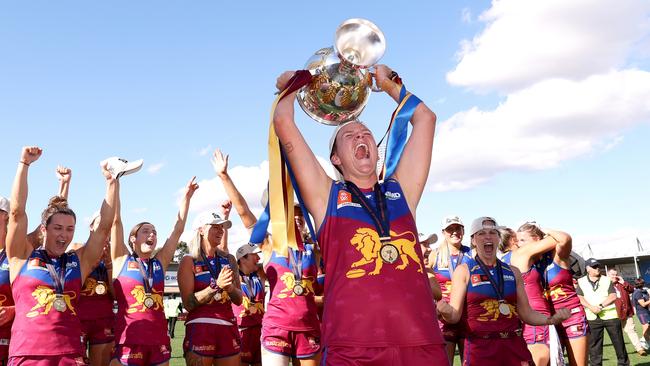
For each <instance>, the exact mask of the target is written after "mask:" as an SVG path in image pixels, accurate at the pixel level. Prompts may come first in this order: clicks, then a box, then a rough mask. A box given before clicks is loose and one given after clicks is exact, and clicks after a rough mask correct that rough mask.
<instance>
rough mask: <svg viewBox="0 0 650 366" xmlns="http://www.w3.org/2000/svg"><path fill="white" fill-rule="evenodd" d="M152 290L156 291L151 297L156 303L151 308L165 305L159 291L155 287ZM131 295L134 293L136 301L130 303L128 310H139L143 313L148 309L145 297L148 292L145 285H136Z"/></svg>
mask: <svg viewBox="0 0 650 366" xmlns="http://www.w3.org/2000/svg"><path fill="white" fill-rule="evenodd" d="M152 290H153V291H154V292H153V293H152V294H151V298H152V299H153V301H154V305H153V306H152V307H151V310H158V309H162V307H163V298H162V296H161V295H160V294H159V293H157V292H156V290H154V289H152ZM131 295H133V298H134V299H135V302H134V303H133V304H131V305H129V308H128V309H127V310H126V312H127V313H129V314H132V313H135V312H138V311H139V312H141V313H144V312H145V311H147V307H146V306H144V299H145V297H146V296H147V294H146V292H145V291H144V286H142V285H137V286H135V287H134V288H133V290H131Z"/></svg>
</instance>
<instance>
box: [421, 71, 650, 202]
mask: <svg viewBox="0 0 650 366" xmlns="http://www.w3.org/2000/svg"><path fill="white" fill-rule="evenodd" d="M648 121H650V72H647V71H641V70H623V71H612V72H609V73H607V74H602V75H595V76H591V77H589V78H586V79H584V80H580V81H571V80H566V79H549V80H545V81H542V82H539V83H537V84H534V85H532V86H530V87H528V88H526V89H523V90H520V91H518V92H515V93H512V94H510V95H508V97H507V98H506V99H505V101H504V102H502V103H501V104H500V105H499V106H497V107H496V108H495V109H493V110H487V111H483V110H479V109H478V108H472V109H470V110H468V111H463V112H459V113H457V114H455V115H453V116H452V117H451V118H449V119H448V120H447V121H444V122H442V123H440V124H439V126H438V131H437V135H436V143H435V144H434V152H433V160H432V165H431V168H432V169H431V174H430V179H431V181H430V182H429V187H430V188H431V189H433V190H436V191H445V190H456V189H467V188H471V187H473V186H476V185H478V184H481V183H483V182H485V181H487V180H489V179H490V178H491V177H493V176H494V175H496V174H498V173H500V172H503V171H506V170H510V169H524V170H534V169H548V168H552V167H555V166H557V165H558V164H560V163H561V162H563V161H565V160H568V159H572V158H575V157H578V156H582V155H584V154H588V153H593V152H598V151H603V150H604V149H607V148H610V147H611V146H612V144H616V143H618V142H620V139H621V136H620V135H621V134H622V133H623V132H625V130H626V129H628V128H630V127H631V126H634V125H635V124H637V123H640V122H646V123H647V122H648ZM450 162H451V163H450Z"/></svg>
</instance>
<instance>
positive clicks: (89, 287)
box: [81, 277, 97, 296]
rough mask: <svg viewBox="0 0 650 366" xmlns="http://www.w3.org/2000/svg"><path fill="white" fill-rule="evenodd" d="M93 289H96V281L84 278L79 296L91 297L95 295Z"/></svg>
mask: <svg viewBox="0 0 650 366" xmlns="http://www.w3.org/2000/svg"><path fill="white" fill-rule="evenodd" d="M95 287H97V280H96V279H94V278H92V277H88V278H86V282H84V288H83V289H81V294H82V295H83V296H92V295H93V294H94V293H95Z"/></svg>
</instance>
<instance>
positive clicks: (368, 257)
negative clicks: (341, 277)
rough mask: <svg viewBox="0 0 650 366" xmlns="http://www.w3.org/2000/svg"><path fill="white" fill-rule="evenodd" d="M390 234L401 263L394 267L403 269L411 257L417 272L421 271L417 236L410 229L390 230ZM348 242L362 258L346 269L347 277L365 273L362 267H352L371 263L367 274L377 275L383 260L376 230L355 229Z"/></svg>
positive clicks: (356, 276) (355, 276) (359, 275)
mask: <svg viewBox="0 0 650 366" xmlns="http://www.w3.org/2000/svg"><path fill="white" fill-rule="evenodd" d="M390 236H391V238H392V240H391V244H393V245H394V246H395V247H396V248H397V250H398V251H399V257H400V259H401V261H402V263H401V264H400V265H398V266H396V267H395V268H396V269H398V270H400V271H402V270H404V269H405V268H406V267H407V266H408V265H409V262H410V261H409V258H411V259H412V260H413V262H415V263H416V264H417V265H418V273H423V271H422V263H421V261H420V258H419V257H418V254H417V253H416V251H415V244H417V238H416V237H415V235H414V234H413V233H412V232H410V231H406V232H403V233H399V234H398V233H396V232H394V231H392V230H391V232H390ZM350 244H352V245H353V246H354V248H355V249H356V250H358V251H359V253H361V255H362V256H363V258H361V259H360V260H358V261H356V262H354V263H352V265H351V270H350V271H348V273H347V277H348V278H358V277H361V276H363V275H365V271H364V270H363V269H360V268H359V269H354V268H357V267H361V266H365V265H366V264H371V263H374V264H375V266H374V269H373V270H372V272H369V273H368V274H369V275H371V276H375V275H378V274H379V273H380V272H381V268H382V266H383V265H384V261H383V260H382V259H381V256H379V250H380V249H381V241H380V240H379V234H377V231H375V230H373V229H370V228H360V229H357V232H356V234H354V236H353V237H352V239H351V240H350Z"/></svg>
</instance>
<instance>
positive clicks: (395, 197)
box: [384, 191, 402, 201]
mask: <svg viewBox="0 0 650 366" xmlns="http://www.w3.org/2000/svg"><path fill="white" fill-rule="evenodd" d="M384 195H385V196H386V198H388V199H389V200H391V201H395V200H398V199H400V198H402V195H401V194H400V193H399V192H390V191H386V193H385V194H384Z"/></svg>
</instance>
